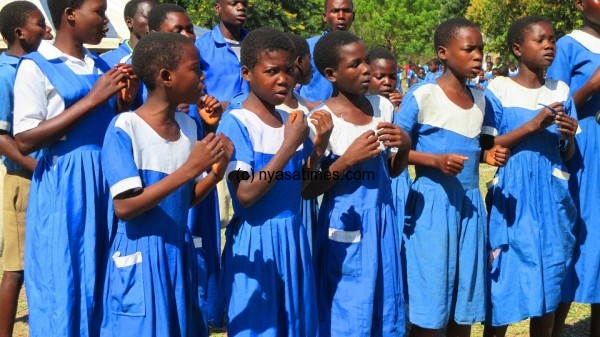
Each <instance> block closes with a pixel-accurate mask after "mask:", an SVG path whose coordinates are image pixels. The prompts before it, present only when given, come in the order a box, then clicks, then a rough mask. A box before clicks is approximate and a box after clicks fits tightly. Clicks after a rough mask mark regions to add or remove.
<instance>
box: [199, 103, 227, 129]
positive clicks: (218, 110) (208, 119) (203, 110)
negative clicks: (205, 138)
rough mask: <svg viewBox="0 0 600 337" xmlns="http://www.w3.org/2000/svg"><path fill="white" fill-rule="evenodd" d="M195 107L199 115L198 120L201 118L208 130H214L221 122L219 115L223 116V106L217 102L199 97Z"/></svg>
mask: <svg viewBox="0 0 600 337" xmlns="http://www.w3.org/2000/svg"><path fill="white" fill-rule="evenodd" d="M197 106H198V114H200V118H202V121H203V122H204V124H206V125H207V126H208V127H209V128H213V129H215V128H216V127H217V125H218V124H219V121H220V120H221V115H223V106H222V105H221V103H220V102H219V100H217V99H216V98H214V97H212V96H209V95H204V96H202V97H200V100H199V101H198V103H197Z"/></svg>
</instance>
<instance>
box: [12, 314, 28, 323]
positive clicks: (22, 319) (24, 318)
mask: <svg viewBox="0 0 600 337" xmlns="http://www.w3.org/2000/svg"><path fill="white" fill-rule="evenodd" d="M28 322H29V314H27V315H23V316H21V317H17V318H16V319H15V323H25V324H27V323H28Z"/></svg>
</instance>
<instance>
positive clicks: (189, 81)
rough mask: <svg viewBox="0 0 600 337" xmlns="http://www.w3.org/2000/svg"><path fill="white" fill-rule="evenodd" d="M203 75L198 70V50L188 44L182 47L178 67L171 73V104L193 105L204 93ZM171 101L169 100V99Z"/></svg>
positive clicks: (200, 70) (199, 69)
mask: <svg viewBox="0 0 600 337" xmlns="http://www.w3.org/2000/svg"><path fill="white" fill-rule="evenodd" d="M203 80H204V73H202V69H201V68H200V55H199V54H198V49H197V48H196V47H195V46H194V45H193V44H192V43H188V44H186V45H185V46H183V54H182V55H181V60H180V61H179V66H178V67H177V68H176V69H175V70H173V71H171V81H172V85H171V89H170V91H171V93H172V96H173V97H172V100H173V102H172V103H175V104H174V105H177V104H180V103H188V104H195V103H196V102H198V99H199V98H200V95H201V94H202V92H203V91H204V89H205V87H204V83H202V81H203ZM169 100H171V98H169Z"/></svg>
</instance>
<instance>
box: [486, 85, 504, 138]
mask: <svg viewBox="0 0 600 337" xmlns="http://www.w3.org/2000/svg"><path fill="white" fill-rule="evenodd" d="M502 112H503V108H502V102H500V99H498V97H496V95H495V94H494V92H493V91H492V90H490V89H488V90H486V91H485V114H484V116H483V126H482V127H481V133H482V134H484V135H489V136H492V137H496V136H498V134H499V131H498V130H500V123H501V121H502Z"/></svg>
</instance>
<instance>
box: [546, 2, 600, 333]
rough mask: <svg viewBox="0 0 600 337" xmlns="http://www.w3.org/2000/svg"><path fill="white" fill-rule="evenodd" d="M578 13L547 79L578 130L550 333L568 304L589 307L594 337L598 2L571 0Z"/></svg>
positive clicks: (599, 170) (598, 294) (597, 298)
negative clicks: (564, 270)
mask: <svg viewBox="0 0 600 337" xmlns="http://www.w3.org/2000/svg"><path fill="white" fill-rule="evenodd" d="M575 5H576V7H577V8H578V9H579V10H580V11H581V12H582V13H583V27H582V28H581V29H578V30H574V31H573V32H571V33H570V34H567V35H566V36H564V37H562V38H561V39H560V40H558V42H557V44H556V47H557V51H556V59H555V60H554V63H553V64H552V66H551V67H550V68H548V77H550V78H554V79H557V80H560V81H563V82H565V83H566V84H567V85H568V86H569V87H570V89H571V91H570V95H571V96H572V97H573V101H574V102H575V105H576V106H577V120H578V122H579V127H580V130H581V132H580V133H578V134H577V135H576V137H575V139H576V144H575V145H576V150H575V154H574V155H573V158H571V160H570V161H569V162H568V163H567V166H568V169H569V173H570V174H571V179H570V181H569V189H570V191H571V195H572V196H573V200H574V201H575V205H576V206H577V210H578V211H579V217H578V219H577V224H576V225H575V230H574V234H575V238H576V244H575V248H574V250H573V259H572V261H571V264H570V268H569V273H568V274H567V279H566V280H565V283H564V286H563V292H562V302H564V305H561V307H560V308H559V310H558V312H557V318H556V322H555V329H556V328H558V329H559V330H560V329H562V326H563V324H564V321H565V319H566V317H567V314H568V312H569V307H570V303H571V302H580V303H590V304H591V307H592V311H591V318H590V325H591V330H590V331H591V332H590V336H598V335H600V278H599V277H598V275H600V208H599V207H598V204H600V193H598V191H600V156H598V155H597V154H598V153H599V152H600V125H598V123H597V122H596V120H597V118H598V117H597V116H598V111H600V71H598V67H600V28H599V26H598V23H599V22H600V16H599V14H598V13H600V7H599V6H600V4H598V3H597V2H595V1H588V0H577V1H575Z"/></svg>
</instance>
